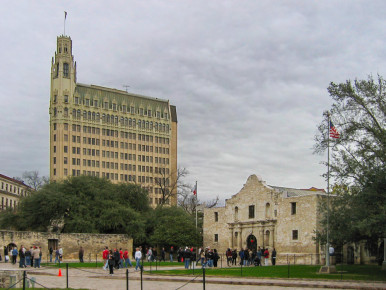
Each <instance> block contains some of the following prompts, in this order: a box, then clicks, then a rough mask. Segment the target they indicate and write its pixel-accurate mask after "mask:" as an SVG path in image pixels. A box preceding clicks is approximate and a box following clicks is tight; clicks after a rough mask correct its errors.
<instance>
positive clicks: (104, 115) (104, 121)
mask: <svg viewBox="0 0 386 290" xmlns="http://www.w3.org/2000/svg"><path fill="white" fill-rule="evenodd" d="M102 122H103V123H106V114H102Z"/></svg>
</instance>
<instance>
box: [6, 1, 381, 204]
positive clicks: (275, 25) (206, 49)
mask: <svg viewBox="0 0 386 290" xmlns="http://www.w3.org/2000/svg"><path fill="white" fill-rule="evenodd" d="M385 10H386V2H384V1H306V0H305V1H271V0H269V1H252V0H250V1H238V0H234V1H201V0H189V1H186V0H180V1H123V0H122V1H8V0H6V1H2V9H1V17H0V35H1V41H0V52H1V53H0V62H1V69H0V136H1V143H0V144H1V146H0V173H2V174H5V175H7V176H10V177H14V176H21V175H22V173H23V171H26V170H38V171H39V172H40V174H41V175H48V174H49V114H48V108H49V94H50V68H51V59H52V57H53V56H54V53H55V50H56V37H57V36H59V35H61V34H63V33H64V11H67V13H68V15H67V20H66V25H65V34H66V35H69V36H70V37H71V39H72V41H73V55H74V57H75V60H76V62H77V72H78V74H77V77H78V82H80V83H85V84H95V85H101V86H106V87H111V88H116V89H122V90H124V89H125V88H124V87H123V86H124V85H128V86H130V87H129V88H128V91H129V92H132V93H137V94H143V95H147V96H152V97H157V98H163V99H169V100H170V103H171V104H173V105H175V106H176V107H177V114H178V165H179V167H185V168H187V169H188V170H189V172H190V174H189V176H188V177H187V178H186V179H185V182H187V183H191V184H192V185H193V184H194V182H195V181H196V180H197V181H198V195H199V198H201V199H203V200H209V199H212V198H214V197H216V196H217V195H218V196H219V197H220V199H224V198H229V197H230V196H231V195H233V194H235V193H237V192H238V191H239V190H240V189H241V188H242V186H243V184H244V183H245V182H246V180H247V178H248V176H249V175H251V174H256V175H259V176H261V177H262V179H263V180H265V181H266V182H267V184H271V185H276V186H285V187H294V188H309V187H311V186H314V187H318V188H326V182H325V180H324V178H323V177H322V176H321V175H322V174H323V173H324V172H325V171H326V167H325V166H324V165H322V164H321V162H323V161H325V160H326V159H327V156H326V154H324V155H315V154H313V150H312V147H313V145H314V136H315V134H317V126H318V124H319V123H320V122H321V121H322V114H323V111H325V110H328V109H329V108H330V106H331V104H332V100H331V98H330V97H329V95H328V92H327V87H328V85H329V83H330V82H331V81H333V82H344V81H346V80H347V79H351V80H354V79H356V78H357V79H364V78H367V77H368V75H370V74H372V75H375V76H376V75H377V74H380V75H382V76H386V73H385V70H386V50H385V47H386V38H385V31H386V29H385V27H386V17H384V11H385ZM338 130H339V128H338Z"/></svg>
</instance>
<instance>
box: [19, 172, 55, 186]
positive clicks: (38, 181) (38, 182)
mask: <svg viewBox="0 0 386 290" xmlns="http://www.w3.org/2000/svg"><path fill="white" fill-rule="evenodd" d="M22 180H24V182H25V184H27V185H28V186H30V187H32V188H33V189H34V190H39V189H40V188H41V187H42V186H43V185H45V184H47V183H49V178H48V177H46V176H41V177H40V176H39V171H37V170H34V171H24V172H23V177H22Z"/></svg>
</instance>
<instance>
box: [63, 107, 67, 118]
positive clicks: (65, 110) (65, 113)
mask: <svg viewBox="0 0 386 290" xmlns="http://www.w3.org/2000/svg"><path fill="white" fill-rule="evenodd" d="M64 117H68V108H64Z"/></svg>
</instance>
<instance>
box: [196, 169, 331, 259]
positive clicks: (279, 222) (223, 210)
mask: <svg viewBox="0 0 386 290" xmlns="http://www.w3.org/2000/svg"><path fill="white" fill-rule="evenodd" d="M326 196H327V195H326V193H325V192H324V190H318V189H314V188H312V189H292V188H284V187H276V186H268V185H266V184H265V183H264V182H263V181H262V180H261V179H260V178H258V177H257V176H256V175H251V176H250V177H249V178H248V180H247V182H246V184H245V185H244V187H243V188H242V189H241V190H240V192H239V193H237V194H235V195H233V196H232V197H231V198H230V199H227V200H226V202H225V206H224V207H219V208H206V209H205V210H204V226H203V232H204V246H210V247H211V248H216V249H217V250H218V251H219V252H220V253H224V252H225V251H226V249H227V248H232V249H235V248H236V249H238V250H240V249H241V248H246V247H248V248H250V249H253V248H256V247H259V246H260V247H264V248H266V247H268V249H269V250H270V252H271V251H272V249H273V248H276V251H277V253H278V257H277V262H278V263H280V262H284V259H285V260H286V259H288V257H290V258H291V259H292V260H293V259H296V260H297V261H296V262H298V263H307V264H317V263H320V262H323V261H321V260H320V257H321V253H320V252H321V251H320V246H319V245H318V244H316V243H315V241H314V240H313V238H314V236H315V235H314V231H315V230H317V229H318V223H317V221H318V216H319V212H318V203H319V201H320V200H321V199H322V198H325V197H326ZM292 260H291V261H292ZM291 263H292V262H291Z"/></svg>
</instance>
